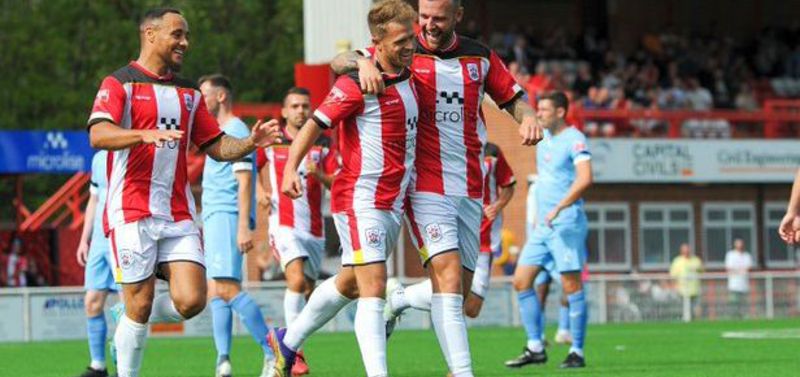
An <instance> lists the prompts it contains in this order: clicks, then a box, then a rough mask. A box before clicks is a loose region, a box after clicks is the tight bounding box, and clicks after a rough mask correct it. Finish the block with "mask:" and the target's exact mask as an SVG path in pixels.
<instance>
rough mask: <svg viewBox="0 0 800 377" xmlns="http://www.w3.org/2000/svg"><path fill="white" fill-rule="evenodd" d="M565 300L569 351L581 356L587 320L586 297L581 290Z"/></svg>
mask: <svg viewBox="0 0 800 377" xmlns="http://www.w3.org/2000/svg"><path fill="white" fill-rule="evenodd" d="M567 299H568V300H569V331H570V332H571V333H572V347H571V348H570V350H569V351H570V352H575V353H577V354H578V355H581V356H583V341H584V340H585V339H586V321H587V320H588V318H589V308H588V306H587V305H586V296H585V295H584V293H583V290H580V291H577V292H575V293H573V294H571V295H569V296H568V297H567Z"/></svg>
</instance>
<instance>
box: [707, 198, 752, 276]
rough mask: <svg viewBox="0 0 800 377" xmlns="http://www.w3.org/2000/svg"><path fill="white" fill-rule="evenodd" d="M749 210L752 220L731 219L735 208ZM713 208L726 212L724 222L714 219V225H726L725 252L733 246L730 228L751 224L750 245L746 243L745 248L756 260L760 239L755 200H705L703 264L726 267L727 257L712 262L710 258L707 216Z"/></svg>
mask: <svg viewBox="0 0 800 377" xmlns="http://www.w3.org/2000/svg"><path fill="white" fill-rule="evenodd" d="M742 209H744V210H748V211H750V213H751V215H752V217H751V219H750V221H747V222H742V221H740V222H737V221H734V220H733V219H731V216H730V215H731V213H732V212H733V211H734V210H742ZM711 210H723V211H725V212H726V219H725V221H724V222H722V223H719V222H717V221H712V222H711V224H712V225H716V226H720V225H722V226H724V227H725V241H726V242H727V243H728V244H727V245H726V246H725V252H727V251H728V250H730V248H731V247H733V237H732V236H731V234H730V233H731V232H730V228H731V227H734V226H743V225H749V226H750V245H745V248H746V249H747V251H748V252H750V255H751V257H752V258H753V260H754V261H757V260H758V239H757V238H756V236H757V233H756V206H755V203H753V202H747V201H741V202H705V203H703V221H702V222H703V227H702V232H703V258H702V259H703V264H704V265H705V266H706V267H712V268H724V267H725V258H723V260H721V261H716V262H712V261H709V260H708V255H709V248H708V237H706V228H708V226H709V220H708V218H707V215H708V212H709V211H711Z"/></svg>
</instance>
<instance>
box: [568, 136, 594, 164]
mask: <svg viewBox="0 0 800 377" xmlns="http://www.w3.org/2000/svg"><path fill="white" fill-rule="evenodd" d="M569 155H570V157H571V158H572V163H573V164H577V163H579V162H581V161H589V160H591V159H592V154H591V153H589V147H588V146H587V145H586V136H583V134H581V133H577V136H576V137H575V138H574V139H573V140H572V145H570V149H569Z"/></svg>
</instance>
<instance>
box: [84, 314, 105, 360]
mask: <svg viewBox="0 0 800 377" xmlns="http://www.w3.org/2000/svg"><path fill="white" fill-rule="evenodd" d="M107 332H108V326H107V325H106V316H105V315H104V314H103V313H100V314H98V315H96V316H94V317H89V318H87V319H86V335H87V336H88V338H89V355H90V356H91V357H92V360H91V362H92V364H91V365H90V367H92V369H94V370H103V369H106V333H107Z"/></svg>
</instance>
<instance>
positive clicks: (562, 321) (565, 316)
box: [558, 305, 569, 331]
mask: <svg viewBox="0 0 800 377" xmlns="http://www.w3.org/2000/svg"><path fill="white" fill-rule="evenodd" d="M558 329H559V330H564V331H569V306H564V305H559V306H558Z"/></svg>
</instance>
